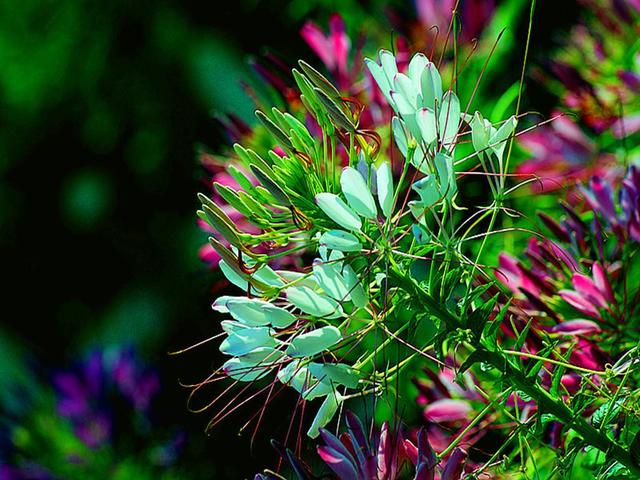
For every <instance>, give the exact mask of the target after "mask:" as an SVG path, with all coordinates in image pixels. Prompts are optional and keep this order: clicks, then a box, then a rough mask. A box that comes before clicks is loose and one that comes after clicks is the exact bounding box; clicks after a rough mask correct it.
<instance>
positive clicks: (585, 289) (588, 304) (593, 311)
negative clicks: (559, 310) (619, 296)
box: [558, 262, 615, 327]
mask: <svg viewBox="0 0 640 480" xmlns="http://www.w3.org/2000/svg"><path fill="white" fill-rule="evenodd" d="M592 271H593V278H589V277H587V276H586V275H583V274H581V273H576V274H574V275H573V277H572V278H571V281H572V283H573V288H574V290H560V291H559V292H558V293H559V295H560V296H561V297H562V298H563V299H564V300H565V301H566V302H567V303H568V304H570V305H571V306H573V307H575V308H576V310H578V311H579V312H581V313H584V314H585V315H588V316H590V317H593V318H597V319H602V315H601V314H600V311H599V310H600V309H604V310H608V311H611V306H610V305H611V304H614V303H615V298H614V295H613V290H612V289H611V284H610V283H609V279H608V278H607V273H606V272H605V271H604V268H603V267H602V265H600V264H599V263H598V262H595V263H594V264H593V270H592ZM583 327H584V326H583Z"/></svg>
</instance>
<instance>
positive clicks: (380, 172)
mask: <svg viewBox="0 0 640 480" xmlns="http://www.w3.org/2000/svg"><path fill="white" fill-rule="evenodd" d="M376 177H377V187H378V203H379V204H380V209H381V210H382V213H383V214H384V216H385V218H389V217H390V216H391V214H392V213H393V175H392V173H391V165H390V164H389V163H388V162H382V163H381V164H380V166H379V167H378V169H377V170H376Z"/></svg>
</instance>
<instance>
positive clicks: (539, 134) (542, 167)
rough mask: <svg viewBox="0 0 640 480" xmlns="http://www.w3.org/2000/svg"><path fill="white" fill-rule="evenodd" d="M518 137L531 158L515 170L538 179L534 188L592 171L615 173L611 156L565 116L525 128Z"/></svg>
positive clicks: (585, 176)
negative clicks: (529, 129)
mask: <svg viewBox="0 0 640 480" xmlns="http://www.w3.org/2000/svg"><path fill="white" fill-rule="evenodd" d="M553 115H554V116H556V115H559V113H558V112H554V114H553ZM518 140H519V143H520V145H521V146H522V147H523V148H524V149H525V150H527V151H528V153H530V154H531V158H529V159H527V160H525V161H524V162H522V163H521V164H520V165H518V167H517V172H518V173H519V174H525V175H531V176H532V177H533V176H535V177H536V178H538V179H539V181H536V182H534V183H533V184H532V188H533V190H534V191H536V192H553V191H554V190H558V189H560V188H564V187H566V186H571V185H573V184H575V183H577V182H579V181H586V180H588V179H589V178H591V177H592V176H594V175H600V176H604V177H606V178H610V179H614V178H616V177H618V176H619V172H618V171H619V169H618V168H615V167H616V159H615V156H613V155H611V154H609V153H606V152H600V151H599V150H598V147H597V145H596V143H595V142H594V141H593V140H591V139H590V138H589V137H588V136H587V135H586V134H585V133H584V132H583V131H582V130H581V129H580V128H579V127H578V125H577V124H576V123H575V122H574V121H573V120H572V119H570V118H569V117H566V116H558V118H556V119H555V120H554V121H553V122H552V123H551V125H547V126H544V127H540V128H537V129H534V130H531V131H529V132H526V133H524V134H522V135H521V136H520V137H519V139H518Z"/></svg>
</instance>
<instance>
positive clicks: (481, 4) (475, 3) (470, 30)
mask: <svg viewBox="0 0 640 480" xmlns="http://www.w3.org/2000/svg"><path fill="white" fill-rule="evenodd" d="M415 4H416V11H417V14H418V20H419V21H420V24H421V25H422V27H423V28H426V29H432V28H433V27H435V28H436V29H437V30H436V31H435V32H433V33H430V35H431V36H432V37H433V40H436V41H437V44H436V45H437V46H438V48H442V47H443V46H444V43H445V42H446V36H447V31H448V30H449V25H450V24H451V18H452V15H453V11H454V9H455V8H456V4H457V0H415ZM494 10H495V3H494V2H493V0H466V1H462V2H460V9H459V15H460V22H461V24H462V29H461V32H460V37H459V39H458V42H461V43H468V42H471V40H473V39H474V38H477V37H479V36H480V34H481V33H482V31H483V30H484V27H485V26H487V24H488V23H489V21H490V20H491V17H492V16H493V12H494ZM429 32H432V30H429ZM436 36H437V37H436ZM448 44H449V48H453V41H452V40H451V39H449V42H448Z"/></svg>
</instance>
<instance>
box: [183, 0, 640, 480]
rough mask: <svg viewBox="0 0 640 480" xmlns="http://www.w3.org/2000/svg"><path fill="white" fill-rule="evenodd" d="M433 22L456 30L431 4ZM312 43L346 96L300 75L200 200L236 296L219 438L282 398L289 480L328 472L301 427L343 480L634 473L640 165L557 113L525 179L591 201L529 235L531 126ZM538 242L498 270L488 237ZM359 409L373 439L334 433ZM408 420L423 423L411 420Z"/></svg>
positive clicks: (307, 72) (404, 66)
mask: <svg viewBox="0 0 640 480" xmlns="http://www.w3.org/2000/svg"><path fill="white" fill-rule="evenodd" d="M445 3H446V2H445ZM465 5H466V6H465V7H464V8H467V9H473V6H474V5H475V6H476V7H478V5H477V4H475V3H474V2H468V3H465ZM419 7H420V11H421V12H423V14H424V15H427V16H432V17H433V18H434V19H436V20H437V21H438V22H440V23H442V22H441V19H440V18H439V16H438V15H439V13H438V10H437V9H436V5H435V4H430V3H429V2H422V3H420V5H419ZM462 11H463V12H464V11H465V10H464V9H463V10H462ZM425 12H426V13H425ZM423 21H424V20H423ZM450 25H451V27H450V28H453V30H454V31H455V30H456V29H457V26H458V23H457V21H455V20H454V21H452V22H450ZM463 25H464V19H463ZM440 27H441V26H440ZM471 31H473V28H471ZM468 33H469V32H467V34H468ZM302 34H303V37H304V38H305V39H306V40H307V41H308V42H309V44H310V45H311V47H312V48H313V50H314V51H315V52H316V53H317V54H318V55H319V56H320V58H321V59H322V60H323V63H324V64H325V66H326V67H327V70H329V71H330V72H331V75H332V78H333V80H334V83H335V84H336V85H337V86H334V83H332V82H331V81H330V79H329V78H327V77H325V76H324V75H323V74H322V73H320V72H319V71H318V70H316V69H315V68H314V67H312V66H311V65H309V64H308V63H306V62H303V61H301V62H299V66H298V67H297V68H295V69H294V70H293V82H294V83H295V86H296V87H297V89H296V91H294V90H293V89H292V87H291V84H289V83H284V84H282V85H281V86H284V85H287V89H286V91H285V90H284V89H281V91H282V93H283V96H284V97H285V98H286V99H287V102H288V107H290V108H289V110H291V111H287V112H284V111H281V110H280V109H277V108H272V109H270V110H269V109H264V108H263V109H262V110H258V111H257V112H256V116H257V118H258V120H259V122H260V127H259V133H257V132H258V130H253V131H252V132H251V134H249V135H244V136H242V137H238V138H239V140H240V142H241V143H242V145H241V144H235V145H234V147H233V149H234V153H235V155H233V159H232V160H231V161H229V162H227V163H224V162H217V163H216V167H215V168H216V170H215V175H216V178H219V179H225V180H224V183H223V182H222V181H217V182H216V183H215V194H214V195H202V194H201V195H200V196H199V198H200V201H201V203H202V208H201V210H200V211H199V212H198V216H199V218H200V220H201V221H202V222H203V224H206V228H207V229H209V231H210V232H211V237H210V239H209V244H210V248H211V251H212V252H215V256H216V258H217V260H218V265H219V268H220V271H221V272H222V274H223V275H224V276H225V278H226V279H227V280H228V282H229V283H230V284H231V287H230V288H232V289H234V288H237V289H238V290H236V291H235V292H228V294H227V295H222V296H219V297H218V298H217V299H216V300H215V301H214V302H213V309H214V310H215V311H216V312H217V313H218V314H220V315H222V316H223V317H222V319H221V330H222V332H221V333H219V334H217V335H215V337H213V338H221V341H220V344H219V346H218V348H219V350H220V352H221V353H222V354H223V355H224V356H226V361H224V363H223V364H222V365H220V366H219V368H217V369H216V370H215V371H214V372H213V373H212V375H211V376H209V377H208V378H207V379H205V380H204V381H202V382H198V383H196V384H195V390H194V392H196V391H199V390H200V389H201V387H202V386H204V385H210V384H214V383H215V382H217V380H221V379H222V380H226V384H227V385H228V386H226V387H225V388H224V390H223V391H222V392H221V393H220V394H219V395H217V396H216V398H215V399H214V400H213V401H212V402H207V403H206V404H205V408H204V409H207V408H209V409H211V410H212V411H214V416H213V419H212V420H211V423H210V426H213V425H216V424H218V423H219V422H220V421H222V420H223V419H225V418H226V417H227V416H228V415H229V414H231V413H232V412H235V411H237V410H238V409H240V408H241V407H243V406H245V405H247V404H248V403H249V402H250V401H252V400H256V399H257V400H258V401H259V403H260V409H259V411H258V412H257V413H256V414H255V415H253V416H252V417H251V418H250V419H249V421H248V422H247V423H246V424H245V426H244V427H243V428H242V429H243V430H244V429H245V428H246V427H247V426H249V425H250V424H252V423H253V424H254V425H255V428H256V430H255V431H257V429H258V428H259V425H260V422H261V419H262V418H263V416H264V414H265V411H266V410H267V409H268V408H269V407H270V405H271V403H272V402H273V400H274V399H275V398H276V397H277V396H279V395H281V394H282V393H283V392H289V398H291V395H293V396H294V397H295V398H296V400H295V406H294V407H293V410H292V413H291V416H290V418H291V423H290V425H289V427H288V429H287V432H286V433H285V434H284V437H285V440H284V443H285V445H284V446H283V447H279V449H280V453H281V457H282V458H283V459H284V460H285V463H286V464H288V466H289V469H290V470H291V471H292V472H294V474H295V475H297V476H298V478H313V476H312V471H313V469H312V468H309V467H308V466H307V464H306V463H304V462H303V461H302V460H300V459H298V458H297V457H296V455H294V454H293V453H292V452H291V450H289V449H288V447H289V444H288V442H289V440H290V433H291V432H292V431H294V422H295V420H296V419H297V420H298V422H299V425H298V428H297V429H295V430H297V431H298V432H302V431H304V430H306V432H307V435H308V437H311V438H312V439H315V438H317V437H321V440H322V442H323V443H322V444H320V445H319V446H318V447H317V453H318V455H319V457H320V459H321V460H322V461H323V463H324V464H325V465H326V466H327V468H328V469H329V470H330V471H331V472H332V473H333V474H334V475H335V476H336V477H337V478H342V479H351V478H371V479H393V478H402V477H403V476H406V475H413V476H414V478H416V479H421V478H442V479H459V478H462V477H463V476H464V475H466V474H473V475H474V477H475V478H481V477H486V478H493V477H499V476H500V474H501V473H502V472H509V473H510V472H515V471H516V470H517V471H519V472H529V473H531V475H532V476H533V475H535V476H538V477H540V478H545V475H546V476H549V477H551V476H553V475H555V474H556V473H558V472H560V474H561V475H565V476H570V475H571V474H572V471H574V470H572V469H580V468H586V469H588V471H589V472H591V473H592V474H593V475H595V476H602V478H614V476H615V475H620V476H622V478H633V476H634V475H635V476H637V475H638V474H640V464H639V463H638V461H637V448H638V442H637V440H635V439H636V438H637V432H638V430H639V428H640V427H639V425H640V423H639V418H640V415H639V413H640V412H639V411H638V408H637V402H636V401H635V400H634V398H636V397H635V396H634V395H635V394H636V393H634V392H638V391H639V387H638V384H639V380H640V379H639V378H637V372H636V369H635V367H636V365H637V363H638V362H637V359H638V353H639V352H638V349H637V342H638V340H639V338H638V333H637V332H638V321H637V318H638V315H637V313H636V307H635V304H636V303H637V299H638V295H640V288H639V287H638V284H637V278H640V270H639V268H640V265H639V264H638V260H637V258H638V257H637V249H638V237H639V233H640V223H639V222H640V216H639V215H640V214H639V208H640V203H639V202H640V191H639V188H640V183H639V182H640V174H638V172H637V170H636V168H635V167H630V168H629V169H628V173H627V175H626V177H624V179H621V175H620V174H618V173H617V171H618V170H619V169H620V167H619V165H623V164H624V161H620V156H621V151H619V150H617V151H611V152H607V153H606V154H604V153H602V151H601V149H600V146H599V145H598V144H597V143H596V142H594V141H593V139H591V138H590V137H589V136H587V135H585V134H584V133H583V132H582V130H580V129H579V128H578V127H577V126H576V124H574V123H573V122H572V121H570V120H569V119H567V118H566V117H560V118H558V119H557V120H556V122H555V123H553V124H552V125H551V126H545V127H543V128H540V129H537V130H536V129H532V130H530V131H529V132H528V133H527V134H526V135H525V136H524V137H523V141H522V144H523V145H524V146H525V149H526V148H529V149H531V150H533V151H534V152H535V156H536V159H535V160H534V161H529V162H525V163H523V164H521V165H520V169H521V170H520V173H522V172H525V171H527V169H529V170H528V171H529V172H530V173H531V172H535V174H536V175H538V174H540V173H543V174H544V176H546V178H543V180H542V186H543V187H544V188H545V190H548V189H549V188H548V187H549V186H550V185H553V184H554V183H556V182H557V183H561V182H566V180H567V178H572V181H578V182H579V181H581V182H582V183H581V184H578V186H577V188H575V189H572V191H571V196H569V197H566V198H563V197H562V189H557V191H556V192H555V193H554V194H555V195H556V199H557V200H559V202H557V203H558V205H561V207H560V208H562V209H563V212H564V217H563V218H562V219H560V220H556V219H555V218H556V217H558V216H559V215H558V214H557V212H555V211H552V212H550V213H549V214H547V213H542V214H540V215H539V218H540V220H541V222H542V226H543V227H544V228H543V229H542V230H540V229H539V228H538V227H537V226H534V227H530V226H529V225H527V228H522V223H523V222H524V221H525V220H524V219H523V218H519V217H518V215H517V211H516V210H515V209H514V208H511V203H510V202H511V195H512V194H513V193H514V192H515V191H517V190H518V188H519V187H520V186H521V185H520V184H516V185H511V184H510V183H511V174H510V164H511V162H512V161H513V159H512V155H513V154H514V151H515V149H513V148H512V145H513V142H514V139H515V138H516V137H517V136H518V135H519V133H518V131H517V128H518V123H519V116H518V110H517V108H516V113H515V114H514V115H511V116H508V114H505V115H503V116H502V118H495V117H496V112H500V113H502V111H503V110H504V109H498V108H496V109H494V111H493V112H492V114H491V115H487V114H485V113H482V112H480V111H475V110H470V108H471V106H472V105H473V101H474V95H475V92H476V90H477V86H476V87H475V88H470V89H467V88H465V85H468V84H467V83H465V82H464V81H462V80H460V79H458V76H457V73H456V75H449V73H452V72H458V70H457V69H456V68H455V66H452V65H443V64H438V62H437V60H436V59H435V58H434V56H433V55H427V54H426V53H424V52H417V53H414V54H408V55H407V50H406V49H404V50H403V49H398V51H397V52H396V53H392V52H391V51H389V50H385V49H382V50H380V51H379V54H378V56H377V58H375V59H369V58H365V59H364V60H363V64H364V66H365V67H366V70H365V73H364V74H363V73H362V70H361V69H360V68H359V67H358V68H354V67H353V65H351V64H350V63H349V62H350V59H351V58H352V57H351V55H350V52H351V50H350V49H351V45H352V42H351V41H350V39H349V37H348V36H347V34H346V29H345V25H344V23H343V22H342V21H341V19H340V18H339V17H337V16H334V17H332V19H331V23H330V32H329V34H328V35H324V34H323V33H322V31H321V30H320V29H319V28H318V27H317V26H315V25H313V24H307V25H305V27H304V28H303V32H302ZM445 39H446V37H445ZM446 45H447V43H446V42H445V44H444V46H443V50H442V51H443V55H444V52H446V51H447V47H446ZM360 56H361V55H360V50H358V51H357V52H356V54H355V56H354V57H353V58H354V62H355V61H357V60H359V58H360ZM455 58H457V57H455V49H454V59H455ZM454 63H455V62H454ZM483 71H484V70H483ZM444 72H446V73H444ZM262 73H263V75H266V76H268V75H270V70H268V69H262ZM363 79H364V80H363ZM447 80H449V81H447ZM271 83H272V84H275V83H276V80H275V77H274V78H272V80H271ZM363 85H364V87H363ZM520 92H522V88H520ZM518 105H519V101H518ZM483 110H484V108H483ZM505 117H506V118H505ZM607 128H611V129H613V130H615V129H614V127H613V124H611V125H609V127H607ZM613 130H612V131H613ZM612 135H613V136H615V132H614V133H613V134H612ZM547 138H549V139H550V140H549V141H547ZM541 159H542V160H541ZM558 160H560V161H558ZM536 162H537V163H536ZM541 163H542V164H544V168H542V169H537V168H538V166H539V165H540V164H541ZM609 163H610V164H611V165H617V166H616V167H611V166H610V165H609ZM586 164H591V165H592V167H593V168H590V169H588V170H585V169H584V166H585V165H586ZM567 172H569V175H568V174H567ZM516 178H518V177H516ZM480 182H484V183H482V184H481V185H482V186H481V187H480V190H481V193H480V195H479V196H480V198H481V199H482V203H481V204H480V205H476V204H474V201H473V200H470V199H469V198H470V192H472V191H474V190H475V191H476V195H478V194H477V190H479V188H478V185H479V184H480ZM609 182H611V183H613V184H614V185H616V186H615V187H612V186H610V185H609ZM523 183H524V184H526V183H531V181H530V180H527V181H525V182H523ZM565 185H566V183H565ZM564 200H567V201H566V202H565V201H564ZM523 217H524V216H523ZM516 221H517V222H520V223H517V224H516V227H515V228H509V225H513V224H514V222H516ZM532 228H536V229H537V230H538V231H534V233H535V236H534V237H532V238H531V239H530V240H529V242H528V245H527V248H526V252H525V253H524V254H523V255H522V256H517V255H515V254H513V251H509V252H503V253H502V254H501V255H500V256H499V258H498V263H499V265H498V267H497V268H496V271H495V275H494V276H491V275H490V266H487V264H486V263H485V262H487V260H488V261H491V256H490V255H489V254H488V253H487V251H486V249H485V247H486V246H487V245H488V244H490V243H492V242H491V240H490V239H492V238H495V236H496V235H499V234H507V235H508V234H511V233H512V231H522V230H525V231H531V229H532ZM487 248H491V247H487ZM291 258H296V259H295V260H294V261H291ZM283 259H289V260H283ZM494 278H495V279H494ZM216 333H218V332H216ZM416 372H418V373H416ZM423 372H424V373H423ZM407 380H409V381H408V382H407ZM410 380H413V384H411V381H410ZM410 385H412V386H410ZM287 395H288V394H287V393H284V395H283V396H285V397H286V396H287ZM225 399H226V403H225ZM357 404H360V405H364V406H365V408H367V409H368V408H371V411H372V412H373V416H374V417H375V418H376V419H378V420H383V419H384V420H387V421H388V422H387V423H385V422H384V421H380V422H379V423H378V424H379V425H380V424H382V427H381V428H380V429H377V428H376V427H375V425H373V424H372V426H371V428H370V429H369V432H368V433H365V432H366V430H365V428H364V427H363V426H362V424H361V422H360V421H359V420H358V419H357V418H356V417H355V416H354V415H353V414H351V413H347V414H346V415H345V416H344V418H346V422H345V423H346V432H345V433H343V434H342V435H340V436H337V434H336V435H334V434H332V433H330V432H329V428H330V426H331V425H332V424H336V432H337V431H340V430H341V428H340V427H341V423H342V422H341V420H342V418H343V412H344V411H345V410H346V409H349V408H352V406H354V405H357ZM409 405H411V407H409ZM407 408H414V409H416V410H417V415H414V418H415V417H420V418H421V420H420V422H419V424H418V425H413V426H412V425H406V424H405V423H406V422H404V420H405V419H404V418H402V414H399V412H403V413H404V412H405V411H406V409H407ZM309 412H311V415H310V416H309ZM391 412H393V420H394V422H393V423H391V422H389V416H390V415H391ZM409 418H411V417H410V416H409ZM391 424H393V425H395V426H394V427H393V428H392V427H391V426H390V425H391ZM303 427H304V428H303ZM427 436H428V439H427ZM414 438H415V439H416V440H415V441H413V440H412V441H409V440H408V439H414ZM301 442H302V438H301V437H300V435H299V436H298V437H297V441H296V454H300V451H301V449H300V444H301ZM532 445H535V448H533V447H532ZM548 453H553V454H552V455H549V454H548ZM516 463H518V464H519V465H517V466H516V465H515V464H516ZM612 472H613V473H612ZM509 473H507V474H506V475H507V476H508V475H509ZM612 475H613V476H612ZM625 476H626V477H625ZM256 478H257V479H265V478H281V477H280V473H276V472H272V471H265V473H264V474H259V475H258V476H257V477H256Z"/></svg>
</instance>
